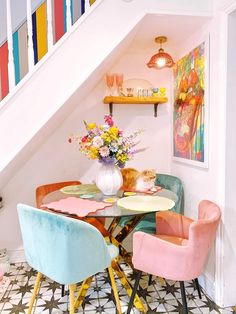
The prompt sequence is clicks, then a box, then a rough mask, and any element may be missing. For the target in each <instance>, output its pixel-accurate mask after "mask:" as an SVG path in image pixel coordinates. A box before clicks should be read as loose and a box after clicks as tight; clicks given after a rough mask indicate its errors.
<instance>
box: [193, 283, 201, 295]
mask: <svg viewBox="0 0 236 314" xmlns="http://www.w3.org/2000/svg"><path fill="white" fill-rule="evenodd" d="M193 282H194V283H195V286H196V288H197V293H198V296H199V299H201V298H202V294H201V289H200V285H199V282H198V279H197V278H196V279H194V280H193Z"/></svg>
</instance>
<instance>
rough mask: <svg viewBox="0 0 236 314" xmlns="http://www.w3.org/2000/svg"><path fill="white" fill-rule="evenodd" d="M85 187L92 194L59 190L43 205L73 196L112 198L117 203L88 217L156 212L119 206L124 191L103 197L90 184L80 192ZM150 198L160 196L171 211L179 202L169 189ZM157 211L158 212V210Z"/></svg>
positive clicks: (47, 196) (47, 197)
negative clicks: (118, 202)
mask: <svg viewBox="0 0 236 314" xmlns="http://www.w3.org/2000/svg"><path fill="white" fill-rule="evenodd" d="M85 186H86V188H88V189H89V190H90V191H92V192H91V193H89V192H86V193H87V194H86V193H85V192H84V193H85V194H81V193H78V191H77V190H76V189H74V190H73V188H72V189H71V190H69V189H66V190H57V191H54V192H51V193H49V194H47V195H46V196H45V197H44V198H43V200H42V203H43V204H47V203H51V202H55V201H59V200H61V199H65V198H68V197H71V196H73V197H82V198H89V199H90V200H95V201H107V200H108V201H109V199H111V198H112V199H113V201H115V202H114V203H112V206H110V207H105V208H104V209H100V210H97V211H96V212H93V213H89V214H88V216H87V217H107V218H108V217H123V216H137V215H143V214H148V213H151V212H155V210H154V211H153V210H148V208H147V209H145V210H140V208H139V210H133V209H132V210H130V209H126V208H124V207H121V206H118V204H117V201H118V200H119V199H121V198H122V197H125V195H124V191H122V190H120V191H119V192H118V193H117V195H114V196H106V195H103V194H102V193H100V192H99V191H97V190H96V188H94V185H92V184H91V185H90V186H89V185H88V184H86V185H81V187H80V190H83V189H85ZM68 191H69V193H68ZM125 194H126V193H125ZM136 195H138V196H142V195H143V196H147V195H148V194H145V193H136ZM149 196H150V197H152V196H158V197H160V201H165V203H166V204H169V207H170V208H163V209H164V210H168V209H171V208H172V207H173V206H174V203H176V202H177V200H178V196H177V195H176V194H175V193H174V192H172V191H170V190H167V189H164V188H163V189H161V190H159V191H157V192H155V193H154V194H152V195H149ZM130 197H132V196H129V198H130ZM161 198H165V199H164V200H163V199H161ZM168 200H171V201H173V202H174V203H172V202H170V201H169V202H168ZM49 209H50V208H49ZM51 210H53V209H51ZM156 211H158V209H157V210H156Z"/></svg>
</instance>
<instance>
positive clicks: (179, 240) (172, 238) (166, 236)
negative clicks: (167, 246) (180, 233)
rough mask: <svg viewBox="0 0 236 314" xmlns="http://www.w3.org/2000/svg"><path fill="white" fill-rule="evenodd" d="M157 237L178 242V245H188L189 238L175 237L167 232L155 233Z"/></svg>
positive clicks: (174, 242)
mask: <svg viewBox="0 0 236 314" xmlns="http://www.w3.org/2000/svg"><path fill="white" fill-rule="evenodd" d="M155 237H157V238H159V239H161V240H164V241H167V242H170V243H173V244H176V245H181V246H187V245H188V239H184V238H181V237H175V236H170V235H165V234H158V235H155Z"/></svg>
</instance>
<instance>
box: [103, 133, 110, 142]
mask: <svg viewBox="0 0 236 314" xmlns="http://www.w3.org/2000/svg"><path fill="white" fill-rule="evenodd" d="M102 139H103V140H104V141H105V142H107V143H110V142H111V137H110V135H109V134H108V133H103V134H102Z"/></svg>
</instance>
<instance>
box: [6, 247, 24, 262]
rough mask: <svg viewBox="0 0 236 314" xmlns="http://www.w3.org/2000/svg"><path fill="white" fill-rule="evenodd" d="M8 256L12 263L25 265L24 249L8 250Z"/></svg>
mask: <svg viewBox="0 0 236 314" xmlns="http://www.w3.org/2000/svg"><path fill="white" fill-rule="evenodd" d="M7 254H8V255H9V257H10V263H23V262H25V252H24V249H18V250H7Z"/></svg>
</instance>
